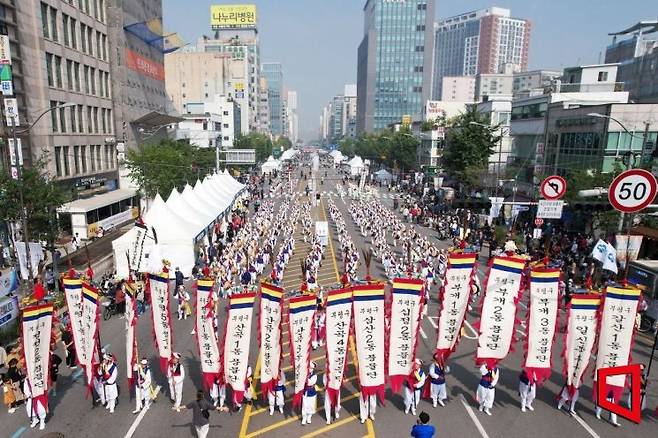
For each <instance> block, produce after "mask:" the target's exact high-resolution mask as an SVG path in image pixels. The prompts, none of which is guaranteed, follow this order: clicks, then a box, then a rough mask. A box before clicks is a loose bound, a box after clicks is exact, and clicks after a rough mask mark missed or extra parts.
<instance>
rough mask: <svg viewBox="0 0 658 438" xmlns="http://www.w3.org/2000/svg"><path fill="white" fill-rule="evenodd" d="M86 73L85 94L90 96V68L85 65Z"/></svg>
mask: <svg viewBox="0 0 658 438" xmlns="http://www.w3.org/2000/svg"><path fill="white" fill-rule="evenodd" d="M84 71H85V74H84V81H85V93H87V94H89V90H90V88H89V86H90V84H89V66H87V65H85V67H84Z"/></svg>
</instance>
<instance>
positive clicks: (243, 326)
mask: <svg viewBox="0 0 658 438" xmlns="http://www.w3.org/2000/svg"><path fill="white" fill-rule="evenodd" d="M255 299H256V294H255V293H253V292H250V293H243V294H235V295H232V296H231V297H230V298H229V308H228V316H227V318H226V326H225V330H224V345H223V346H222V359H221V363H222V373H223V381H224V382H226V383H227V384H228V385H229V386H230V387H231V388H232V389H233V403H234V404H240V403H242V399H243V398H244V391H245V380H246V377H247V367H248V366H249V346H250V344H251V320H252V317H253V313H254V300H255Z"/></svg>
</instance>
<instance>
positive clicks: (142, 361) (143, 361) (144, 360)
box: [139, 358, 149, 365]
mask: <svg viewBox="0 0 658 438" xmlns="http://www.w3.org/2000/svg"><path fill="white" fill-rule="evenodd" d="M139 363H140V364H142V365H148V363H149V361H148V360H146V358H144V359H142V360H141V361H139Z"/></svg>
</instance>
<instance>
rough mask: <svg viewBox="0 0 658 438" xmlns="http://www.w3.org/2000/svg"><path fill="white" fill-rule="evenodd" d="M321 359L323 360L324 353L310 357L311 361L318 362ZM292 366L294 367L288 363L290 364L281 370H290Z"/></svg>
mask: <svg viewBox="0 0 658 438" xmlns="http://www.w3.org/2000/svg"><path fill="white" fill-rule="evenodd" d="M321 360H325V356H324V355H322V356H316V357H312V358H311V362H319V361H321ZM293 368H294V367H293V366H292V365H290V366H287V367H285V368H281V370H282V371H284V372H285V371H290V370H291V369H293Z"/></svg>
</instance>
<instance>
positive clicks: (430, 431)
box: [411, 412, 436, 438]
mask: <svg viewBox="0 0 658 438" xmlns="http://www.w3.org/2000/svg"><path fill="white" fill-rule="evenodd" d="M429 422H430V416H429V414H428V413H427V412H421V413H420V415H418V419H417V420H416V424H415V425H414V426H413V427H412V428H411V436H412V437H414V438H432V437H433V436H434V434H435V433H436V429H435V428H434V426H433V425H431V424H428V423H429Z"/></svg>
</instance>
